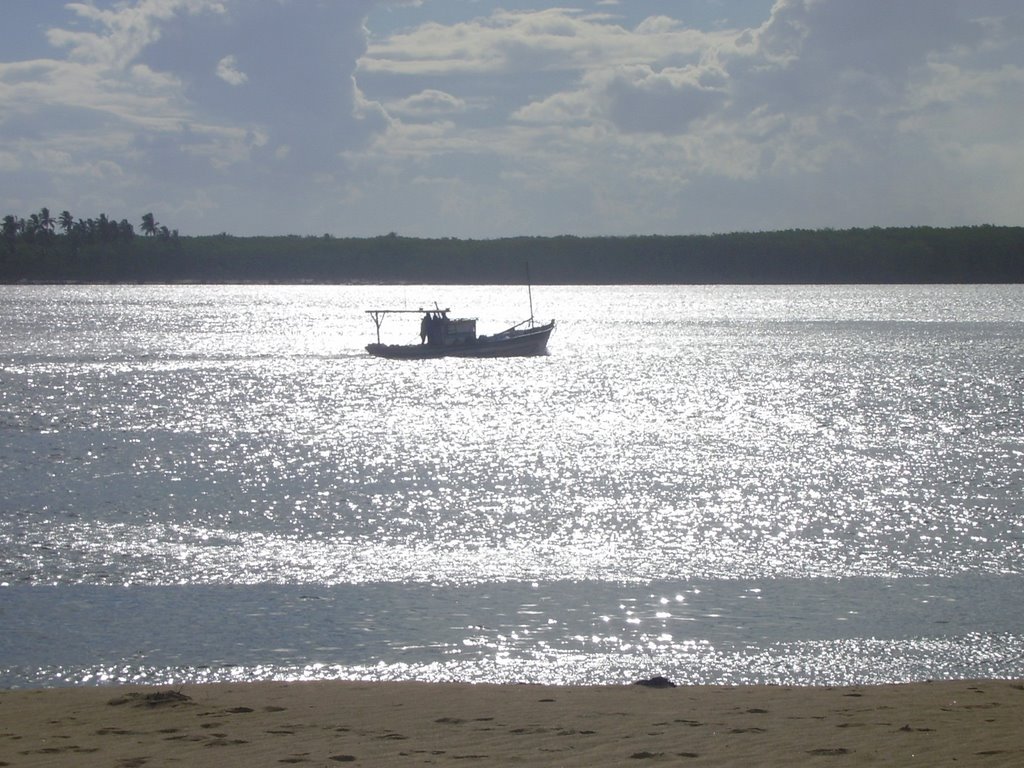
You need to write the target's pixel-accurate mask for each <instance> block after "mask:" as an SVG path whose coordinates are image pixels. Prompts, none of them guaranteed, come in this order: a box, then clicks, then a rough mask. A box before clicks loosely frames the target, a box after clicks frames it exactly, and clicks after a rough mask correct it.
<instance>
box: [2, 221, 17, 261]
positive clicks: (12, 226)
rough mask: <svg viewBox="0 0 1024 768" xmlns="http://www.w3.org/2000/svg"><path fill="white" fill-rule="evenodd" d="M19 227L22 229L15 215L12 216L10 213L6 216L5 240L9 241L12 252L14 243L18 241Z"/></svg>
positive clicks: (4, 225)
mask: <svg viewBox="0 0 1024 768" xmlns="http://www.w3.org/2000/svg"><path fill="white" fill-rule="evenodd" d="M19 229H20V226H19V225H18V220H17V219H16V218H15V217H14V216H11V215H10V214H8V215H7V216H4V223H3V234H4V240H6V241H7V247H8V248H10V250H11V251H12V252H13V251H14V244H15V243H16V242H17V241H18V230H19Z"/></svg>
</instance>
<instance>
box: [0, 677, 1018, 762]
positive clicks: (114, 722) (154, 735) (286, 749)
mask: <svg viewBox="0 0 1024 768" xmlns="http://www.w3.org/2000/svg"><path fill="white" fill-rule="evenodd" d="M1022 721H1024V684H1022V683H1021V682H1020V681H1015V680H963V681H929V682H917V683H905V684H892V685H877V686H848V687H789V686H786V687H783V686H737V687H727V686H679V687H676V688H650V687H645V686H639V685H625V686H581V687H562V686H547V685H533V684H522V685H489V684H468V683H419V682H386V683H377V682H355V681H351V682H341V681H331V682H258V683H237V684H236V683H214V684H203V685H183V686H180V687H178V686H174V687H169V686H155V687H144V686H111V687H103V686H95V687H72V688H46V689H29V690H6V691H0V766H44V765H52V764H54V761H55V760H58V761H61V762H65V763H70V762H73V764H74V765H76V766H84V767H85V768H88V767H89V766H111V765H116V766H120V767H121V768H128V767H129V766H136V767H138V766H143V765H191V766H217V768H230V767H231V766H245V767H246V768H250V767H251V766H256V765H285V764H294V765H317V766H324V765H327V766H329V765H337V764H340V763H348V764H352V765H375V766H380V765H383V766H392V765H394V766H398V765H423V764H434V765H437V764H453V763H454V764H456V765H464V764H471V765H504V764H509V763H514V764H517V765H535V766H549V765H566V766H576V765H578V766H601V765H607V766H613V765H623V764H627V765H631V764H637V765H647V764H659V763H670V764H685V765H694V766H699V765H700V766H704V765H754V764H756V765H779V766H782V765H792V764H811V765H817V764H822V765H869V764H886V765H903V764H907V763H909V762H911V761H913V762H917V763H919V764H924V765H934V764H937V763H939V762H941V763H944V764H948V763H952V762H959V763H961V764H965V765H977V764H984V765H986V766H1002V765H1007V766H1009V765H1019V764H1024V729H1021V728H1020V727H1019V726H1020V723H1021V722H1022Z"/></svg>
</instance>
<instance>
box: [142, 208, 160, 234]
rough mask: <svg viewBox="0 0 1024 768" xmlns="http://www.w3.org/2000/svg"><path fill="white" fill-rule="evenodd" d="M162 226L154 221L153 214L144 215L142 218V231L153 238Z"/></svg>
mask: <svg viewBox="0 0 1024 768" xmlns="http://www.w3.org/2000/svg"><path fill="white" fill-rule="evenodd" d="M159 228H160V225H159V224H157V223H156V221H155V220H154V219H153V214H152V213H147V214H144V215H143V217H142V231H143V232H145V233H146V234H147V235H149V236H150V237H152V236H153V235H155V234H156V233H157V232H158V231H159Z"/></svg>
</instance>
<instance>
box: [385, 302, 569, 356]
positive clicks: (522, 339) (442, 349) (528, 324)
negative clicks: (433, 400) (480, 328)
mask: <svg viewBox="0 0 1024 768" xmlns="http://www.w3.org/2000/svg"><path fill="white" fill-rule="evenodd" d="M366 312H367V314H368V315H370V317H371V318H372V319H373V323H374V325H375V326H376V327H377V343H376V344H367V345H366V351H367V352H369V353H370V354H371V355H374V356H375V357H387V358H392V359H398V360H425V359H430V358H437V357H528V356H531V355H543V354H547V347H548V338H549V337H550V336H551V332H552V331H553V330H554V329H555V321H554V320H552V321H551V322H550V323H545V324H538V323H536V322H535V321H534V319H533V316H532V314H531V316H530V318H529V319H527V320H524V321H523V322H521V323H517V324H516V325H513V326H512V327H511V328H507V329H506V330H504V331H501V332H499V333H495V334H492V335H490V336H478V335H477V332H476V318H453V317H450V314H451V310H450V309H440V308H437V307H435V308H434V309H368V310H366ZM390 314H415V315H419V316H420V343H419V344H382V343H381V340H380V327H381V324H382V323H383V322H384V318H385V317H386V316H387V315H390Z"/></svg>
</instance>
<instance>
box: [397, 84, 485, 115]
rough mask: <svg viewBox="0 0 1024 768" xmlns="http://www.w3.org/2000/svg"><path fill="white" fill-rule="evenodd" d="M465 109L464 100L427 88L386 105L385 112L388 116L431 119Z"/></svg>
mask: <svg viewBox="0 0 1024 768" xmlns="http://www.w3.org/2000/svg"><path fill="white" fill-rule="evenodd" d="M465 109H466V102H465V100H464V99H460V98H458V97H456V96H452V95H451V94H450V93H445V92H444V91H439V90H436V89H433V88H427V89H426V90H423V91H420V92H419V93H415V94H413V95H412V96H409V97H407V98H404V99H401V100H398V101H393V102H389V103H388V104H387V111H388V112H389V113H390V114H397V115H407V116H412V117H428V116H429V117H432V116H436V115H443V114H447V113H452V112H462V111H464V110H465Z"/></svg>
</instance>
